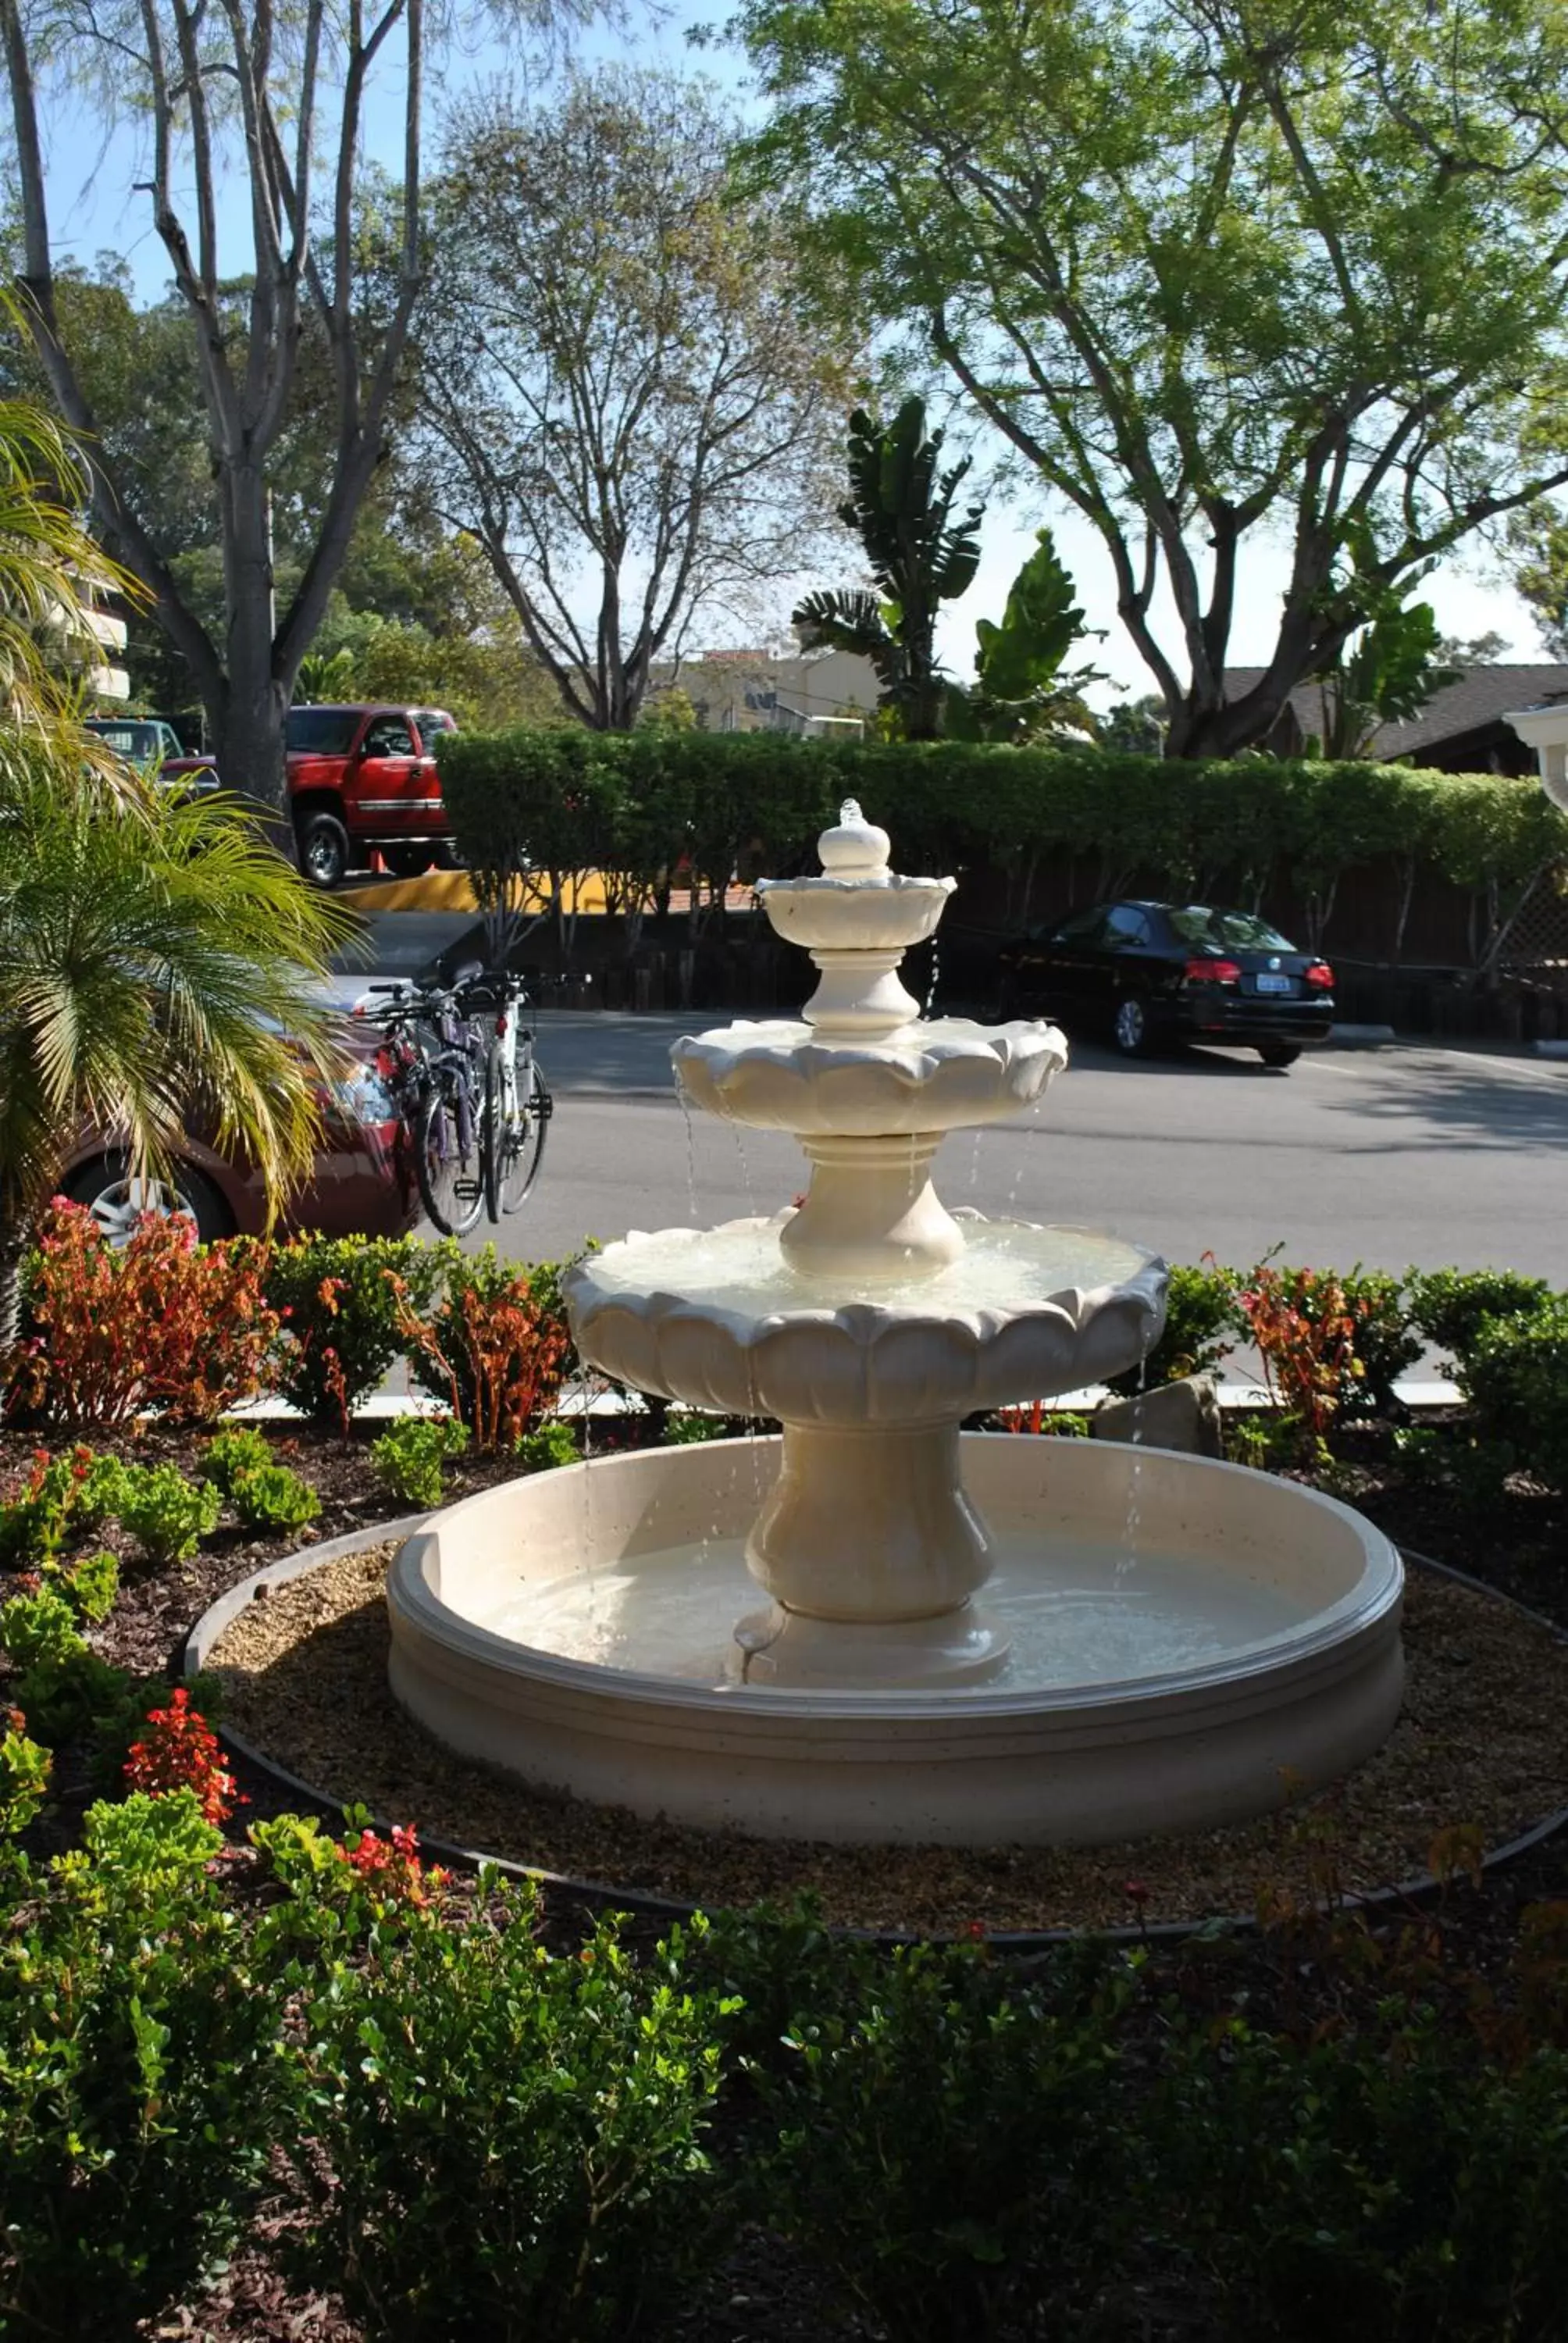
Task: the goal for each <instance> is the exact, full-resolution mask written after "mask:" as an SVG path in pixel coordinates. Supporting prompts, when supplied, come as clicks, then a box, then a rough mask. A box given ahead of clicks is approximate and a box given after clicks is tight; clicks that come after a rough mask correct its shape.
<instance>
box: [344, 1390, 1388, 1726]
mask: <svg viewBox="0 0 1568 2343" xmlns="http://www.w3.org/2000/svg"><path fill="white" fill-rule="evenodd" d="M1018 1436H1019V1435H1015V1434H1010V1433H965V1434H964V1435H963V1439H964V1442H965V1443H970V1442H979V1441H992V1440H994V1441H997V1442H1002V1441H1007V1442H1009V1443H1011V1442H1012V1441H1013V1440H1015V1439H1016V1438H1017V1437H1018ZM761 1444H762V1443H759V1442H756V1441H749V1440H744V1439H742V1440H732V1441H705V1442H703V1443H701V1445H700V1447H699V1448H696V1449H673V1450H670V1451H668V1452H666V1451H664V1450H658V1449H652V1450H643V1451H633V1452H631V1453H630V1454H628V1455H627V1456H625V1457H616V1456H609V1457H602V1458H599V1459H598V1460H597V1461H595V1462H594V1463H584V1464H576V1465H568V1466H566V1467H564V1468H563V1470H564V1471H565V1472H566V1473H578V1474H587V1473H588V1472H590V1471H591V1472H595V1473H602V1472H605V1471H606V1470H609V1471H614V1470H615V1468H616V1466H617V1465H618V1464H620V1465H636V1464H638V1463H645V1461H646V1460H647V1459H648V1458H650V1457H663V1456H664V1455H665V1454H666V1453H668V1454H669V1455H671V1456H674V1457H678V1458H686V1457H693V1456H699V1455H704V1454H707V1455H711V1454H713V1453H715V1452H718V1451H722V1450H726V1449H729V1450H732V1451H736V1452H740V1451H753V1452H754V1451H755V1450H756V1448H757V1447H759V1445H761ZM1074 1444H1075V1443H1063V1446H1064V1449H1066V1450H1069V1451H1070V1448H1071V1447H1072V1446H1073V1445H1074ZM1113 1445H1115V1446H1116V1447H1118V1448H1119V1447H1120V1446H1121V1443H1101V1447H1102V1449H1103V1448H1110V1447H1111V1446H1113ZM1147 1453H1149V1454H1151V1455H1158V1456H1161V1457H1162V1458H1172V1457H1175V1456H1176V1452H1174V1451H1170V1450H1150V1451H1148V1452H1147ZM1101 1461H1102V1459H1101V1457H1099V1456H1097V1457H1096V1458H1095V1462H1096V1463H1101ZM1177 1461H1178V1464H1179V1469H1180V1470H1181V1472H1182V1473H1192V1474H1193V1475H1195V1476H1196V1475H1199V1474H1201V1473H1223V1474H1226V1475H1232V1476H1234V1475H1241V1474H1246V1475H1248V1476H1249V1478H1251V1480H1253V1481H1256V1480H1258V1479H1259V1478H1260V1477H1262V1478H1264V1479H1266V1478H1267V1476H1259V1475H1257V1474H1255V1473H1253V1472H1252V1469H1251V1467H1250V1466H1247V1465H1241V1464H1231V1463H1225V1462H1222V1461H1221V1459H1219V1458H1214V1457H1196V1456H1185V1455H1182V1456H1180V1457H1179V1459H1178V1460H1177ZM664 1469H665V1471H666V1472H668V1471H671V1470H673V1471H674V1472H677V1473H678V1472H679V1470H680V1469H681V1468H680V1466H679V1465H678V1464H677V1465H675V1466H673V1467H669V1466H666V1467H665V1468H664ZM1067 1469H1068V1470H1069V1471H1071V1469H1072V1467H1071V1465H1069V1466H1068V1468H1067ZM551 1478H552V1480H553V1479H555V1478H556V1476H555V1475H551ZM1268 1485H1269V1486H1270V1487H1271V1492H1272V1493H1273V1494H1274V1496H1276V1497H1277V1498H1278V1500H1279V1502H1280V1503H1281V1505H1282V1508H1283V1509H1284V1510H1286V1511H1287V1512H1292V1513H1310V1512H1313V1511H1316V1510H1318V1509H1323V1510H1326V1511H1328V1512H1329V1513H1332V1515H1334V1516H1335V1517H1337V1518H1338V1519H1339V1521H1340V1522H1341V1523H1342V1524H1343V1526H1344V1527H1345V1529H1346V1530H1347V1531H1348V1532H1349V1533H1350V1534H1351V1536H1352V1539H1353V1541H1354V1543H1355V1545H1356V1546H1357V1547H1358V1548H1359V1549H1360V1551H1361V1554H1362V1566H1361V1569H1360V1571H1359V1573H1358V1574H1357V1576H1356V1579H1355V1581H1354V1583H1353V1584H1352V1585H1351V1586H1349V1587H1347V1588H1346V1589H1345V1591H1344V1592H1343V1594H1340V1595H1339V1596H1337V1597H1336V1598H1335V1600H1334V1601H1333V1602H1332V1603H1331V1604H1327V1605H1325V1606H1324V1607H1323V1608H1322V1609H1321V1610H1319V1611H1316V1612H1314V1613H1313V1614H1312V1616H1311V1618H1310V1619H1307V1620H1304V1621H1302V1623H1300V1624H1299V1625H1297V1626H1295V1627H1292V1628H1290V1629H1287V1630H1285V1631H1284V1632H1283V1633H1282V1634H1274V1635H1267V1636H1260V1637H1255V1638H1253V1639H1252V1641H1251V1642H1250V1643H1248V1644H1242V1645H1240V1646H1238V1647H1237V1648H1236V1649H1235V1650H1233V1651H1231V1652H1229V1653H1227V1654H1225V1655H1224V1656H1223V1658H1221V1659H1220V1660H1217V1661H1214V1662H1211V1663H1207V1664H1203V1665H1202V1666H1201V1668H1192V1669H1171V1670H1164V1671H1161V1673H1160V1674H1153V1675H1144V1676H1131V1677H1122V1678H1113V1679H1111V1680H1109V1681H1104V1682H1101V1683H1099V1684H1066V1685H1056V1686H1052V1687H1050V1688H1049V1689H1046V1690H1041V1689H1039V1688H1036V1689H1033V1690H1030V1689H1024V1688H1019V1689H1014V1690H1010V1691H1005V1692H986V1691H984V1690H980V1689H977V1690H973V1691H967V1692H964V1693H962V1694H955V1693H947V1694H933V1693H924V1694H920V1693H911V1692H909V1691H900V1692H856V1693H847V1692H835V1693H825V1692H807V1691H801V1690H787V1691H781V1690H777V1689H772V1688H769V1687H766V1686H763V1685H759V1684H756V1685H745V1686H742V1685H739V1684H734V1685H723V1686H715V1685H709V1684H697V1683H689V1682H687V1681H684V1680H683V1679H681V1678H678V1677H672V1676H664V1675H658V1674H653V1673H652V1672H649V1671H644V1670H640V1669H631V1668H608V1667H603V1666H598V1665H596V1664H594V1663H592V1662H591V1661H585V1660H573V1659H568V1658H564V1657H562V1656H561V1655H559V1654H556V1653H552V1652H548V1651H546V1650H544V1649H542V1648H541V1647H540V1646H538V1645H537V1644H524V1643H519V1642H518V1641H517V1639H516V1638H514V1637H511V1636H506V1635H502V1634H498V1633H497V1631H496V1630H495V1629H493V1628H489V1627H484V1626H481V1625H479V1624H477V1623H476V1622H475V1621H473V1620H471V1619H469V1618H468V1617H467V1616H466V1614H463V1613H462V1612H460V1611H458V1610H457V1609H455V1608H454V1606H453V1605H452V1604H448V1603H446V1602H444V1601H443V1600H442V1598H441V1597H440V1596H439V1595H438V1594H435V1593H434V1592H433V1591H432V1589H431V1587H430V1586H429V1584H428V1583H427V1581H426V1579H425V1577H424V1575H423V1571H422V1568H421V1564H422V1561H423V1542H424V1540H425V1539H427V1538H435V1539H437V1541H438V1540H439V1538H440V1535H441V1534H442V1525H443V1524H445V1523H448V1522H450V1523H460V1522H461V1519H462V1516H463V1515H464V1513H467V1512H468V1511H469V1510H470V1509H472V1510H474V1511H476V1512H477V1511H478V1510H480V1509H484V1510H486V1511H488V1510H491V1509H493V1508H494V1507H496V1506H497V1505H498V1503H504V1502H505V1495H506V1493H517V1492H518V1490H519V1489H520V1488H526V1486H527V1483H526V1481H525V1482H523V1483H518V1482H515V1481H514V1482H502V1483H498V1484H497V1486H496V1487H495V1488H492V1489H487V1490H480V1491H478V1492H477V1493H476V1494H475V1495H474V1496H471V1497H466V1498H463V1499H461V1500H460V1501H459V1502H458V1503H457V1504H456V1505H453V1506H450V1507H448V1508H447V1509H446V1510H445V1511H444V1512H443V1513H439V1514H432V1515H431V1516H430V1517H429V1518H428V1519H427V1521H426V1522H424V1523H421V1524H420V1525H419V1526H418V1528H417V1531H416V1532H415V1533H414V1534H412V1535H411V1536H410V1537H409V1538H408V1539H407V1541H406V1542H405V1544H403V1545H402V1546H400V1548H399V1550H398V1552H397V1554H395V1555H394V1556H393V1559H392V1562H391V1564H390V1565H389V1567H388V1570H387V1603H388V1608H389V1609H390V1611H391V1613H392V1616H393V1621H394V1631H395V1632H396V1626H397V1619H398V1614H399V1612H400V1611H401V1613H402V1614H403V1615H404V1616H405V1617H406V1618H407V1621H408V1622H409V1624H410V1625H411V1626H413V1628H414V1630H415V1632H416V1633H417V1634H419V1635H420V1636H422V1637H424V1638H426V1639H427V1640H428V1641H430V1642H432V1643H434V1644H436V1645H437V1648H441V1647H445V1648H447V1650H449V1651H451V1652H453V1653H454V1654H457V1655H459V1657H460V1661H461V1662H462V1663H466V1664H467V1669H468V1671H469V1672H470V1673H472V1672H475V1671H477V1670H480V1669H485V1670H488V1671H491V1672H493V1673H495V1674H498V1675H499V1676H500V1677H501V1678H502V1679H503V1680H505V1679H507V1678H508V1677H516V1678H520V1679H523V1680H526V1681H527V1682H528V1683H529V1684H531V1685H533V1686H535V1687H536V1688H537V1689H538V1690H539V1691H541V1692H545V1691H553V1692H556V1693H558V1694H560V1695H561V1697H562V1700H563V1702H564V1703H568V1704H572V1703H575V1701H576V1700H579V1699H580V1700H582V1701H584V1702H586V1703H591V1704H595V1705H599V1704H605V1703H607V1702H609V1703H614V1704H619V1705H621V1706H622V1707H624V1708H625V1709H626V1711H627V1712H628V1714H630V1713H632V1712H633V1711H643V1712H648V1713H653V1714H658V1713H660V1712H663V1713H668V1712H670V1711H681V1712H685V1713H687V1714H689V1715H690V1717H691V1719H692V1724H693V1728H694V1729H697V1728H698V1726H699V1724H700V1723H706V1724H707V1725H709V1727H710V1728H711V1729H714V1730H722V1729H723V1727H724V1726H725V1725H729V1726H732V1727H734V1728H735V1729H736V1730H742V1729H745V1728H744V1725H743V1724H742V1720H747V1721H751V1720H755V1722H756V1723H757V1724H758V1725H763V1724H764V1723H765V1722H767V1721H774V1722H776V1723H777V1725H779V1729H780V1733H781V1735H787V1734H788V1732H789V1728H790V1727H791V1726H792V1725H798V1724H800V1723H804V1722H810V1723H814V1724H816V1725H820V1726H821V1727H822V1728H824V1729H833V1730H844V1731H846V1732H847V1734H848V1735H849V1737H850V1738H859V1737H862V1736H864V1737H866V1738H868V1739H869V1738H870V1737H871V1735H873V1734H874V1733H876V1732H878V1731H880V1730H883V1729H885V1728H886V1727H887V1726H888V1725H909V1726H911V1727H930V1726H931V1725H940V1726H945V1727H947V1728H949V1731H950V1735H953V1736H955V1737H956V1738H957V1739H959V1740H961V1741H963V1742H966V1743H975V1744H980V1743H983V1742H984V1740H985V1739H986V1738H988V1737H995V1736H997V1735H1005V1734H1006V1733H1007V1732H1008V1731H1009V1730H1017V1729H1018V1728H1020V1727H1023V1728H1026V1729H1028V1730H1029V1731H1030V1732H1031V1733H1032V1735H1033V1736H1034V1737H1036V1738H1039V1739H1041V1740H1045V1741H1050V1740H1053V1739H1055V1740H1060V1739H1062V1738H1064V1737H1065V1738H1070V1737H1071V1735H1073V1734H1074V1733H1077V1732H1082V1731H1084V1730H1086V1729H1087V1728H1089V1726H1090V1725H1091V1720H1092V1719H1093V1717H1094V1716H1095V1715H1098V1714H1099V1713H1100V1712H1101V1711H1109V1712H1112V1713H1113V1715H1114V1717H1115V1719H1116V1721H1117V1724H1118V1726H1119V1728H1120V1730H1121V1732H1123V1733H1125V1732H1127V1731H1128V1730H1129V1728H1131V1727H1136V1725H1139V1724H1140V1723H1141V1722H1142V1721H1143V1720H1144V1719H1145V1718H1146V1719H1147V1721H1148V1724H1149V1725H1150V1728H1151V1731H1152V1730H1156V1729H1158V1727H1159V1725H1161V1722H1162V1721H1163V1722H1166V1723H1169V1722H1170V1721H1171V1717H1172V1715H1173V1713H1174V1712H1176V1711H1178V1710H1180V1711H1181V1712H1183V1713H1185V1712H1187V1711H1189V1710H1190V1711H1191V1714H1192V1716H1193V1720H1194V1725H1196V1723H1197V1722H1198V1721H1199V1720H1201V1718H1203V1717H1204V1716H1205V1715H1218V1714H1223V1715H1232V1716H1240V1715H1247V1714H1248V1713H1250V1712H1251V1710H1252V1709H1253V1708H1256V1707H1261V1706H1264V1705H1267V1704H1268V1703H1269V1701H1270V1699H1271V1698H1277V1697H1279V1696H1281V1695H1284V1696H1286V1697H1291V1696H1293V1695H1294V1694H1297V1693H1299V1692H1300V1691H1302V1690H1304V1689H1306V1688H1307V1687H1308V1686H1309V1685H1311V1684H1321V1683H1322V1682H1323V1681H1324V1680H1327V1681H1331V1682H1332V1681H1333V1680H1335V1679H1336V1678H1340V1677H1349V1676H1351V1675H1352V1674H1354V1673H1355V1672H1356V1670H1357V1668H1359V1667H1360V1666H1362V1665H1364V1664H1366V1661H1367V1656H1368V1653H1369V1650H1371V1649H1374V1648H1378V1647H1381V1645H1382V1643H1383V1642H1385V1641H1386V1640H1387V1639H1388V1637H1390V1636H1392V1635H1393V1634H1397V1632H1398V1625H1399V1615H1400V1609H1401V1605H1402V1597H1403V1591H1404V1573H1403V1568H1402V1564H1401V1562H1400V1557H1399V1551H1398V1548H1397V1547H1396V1546H1395V1545H1394V1544H1392V1541H1391V1540H1390V1539H1389V1538H1387V1537H1385V1536H1384V1535H1383V1533H1382V1531H1381V1530H1379V1529H1378V1528H1377V1527H1376V1526H1375V1524H1374V1523H1370V1522H1367V1521H1365V1520H1364V1519H1363V1518H1362V1516H1361V1515H1360V1514H1358V1513H1356V1512H1355V1511H1354V1510H1353V1508H1352V1507H1351V1506H1349V1505H1347V1504H1345V1503H1342V1501H1341V1500H1340V1499H1338V1498H1336V1497H1330V1496H1327V1495H1324V1494H1322V1493H1320V1492H1318V1491H1316V1490H1308V1489H1303V1488H1301V1487H1300V1486H1298V1485H1297V1484H1296V1483H1292V1482H1270V1483H1268ZM416 1541H418V1545H419V1550H418V1551H416ZM857 1726H859V1734H857V1733H856V1732H855V1730H854V1728H855V1727H857ZM988 1726H989V1727H990V1735H989V1736H988V1733H987V1727H988Z"/></svg>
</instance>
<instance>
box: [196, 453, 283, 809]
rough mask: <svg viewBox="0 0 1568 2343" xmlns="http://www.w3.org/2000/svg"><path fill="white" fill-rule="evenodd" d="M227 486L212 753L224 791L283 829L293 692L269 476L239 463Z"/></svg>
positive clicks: (211, 717)
mask: <svg viewBox="0 0 1568 2343" xmlns="http://www.w3.org/2000/svg"><path fill="white" fill-rule="evenodd" d="M224 488H225V495H224V514H223V522H224V529H223V537H224V543H223V560H224V578H225V586H226V600H227V604H228V640H227V643H226V658H225V660H224V668H225V670H226V679H225V685H224V689H223V691H222V694H221V699H220V704H219V705H217V706H216V707H209V709H208V710H207V714H208V717H209V719H210V720H211V723H212V730H213V751H214V754H215V755H216V758H217V767H218V774H219V777H220V778H221V779H222V781H223V785H224V787H225V789H232V790H233V791H234V793H235V794H236V796H238V797H244V798H248V799H251V800H252V801H253V802H254V803H255V804H256V806H258V807H259V808H260V809H262V810H263V812H264V813H266V815H268V816H269V817H270V818H271V820H272V821H273V823H274V824H275V825H276V826H278V827H279V828H283V827H284V826H285V814H286V774H285V764H284V749H283V740H284V718H285V716H286V713H287V709H288V697H289V695H288V693H287V691H286V689H284V688H283V686H282V685H281V684H280V683H279V681H278V679H277V676H276V661H275V652H274V639H275V636H276V626H277V610H276V598H275V594H274V581H273V570H272V510H271V503H270V499H269V498H268V494H267V488H266V480H265V479H264V478H263V476H262V474H261V472H260V470H259V469H258V468H255V467H252V466H248V465H246V466H243V467H241V466H236V468H235V470H234V471H233V473H232V474H231V475H230V477H229V478H228V479H227V480H226V482H225V483H224Z"/></svg>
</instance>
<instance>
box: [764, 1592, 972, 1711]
mask: <svg viewBox="0 0 1568 2343" xmlns="http://www.w3.org/2000/svg"><path fill="white" fill-rule="evenodd" d="M735 1648H736V1652H737V1654H738V1659H739V1680H740V1682H741V1683H742V1684H748V1685H756V1686H758V1687H759V1688H761V1687H764V1686H766V1687H768V1688H769V1689H771V1690H773V1691H778V1692H781V1691H784V1690H786V1689H793V1688H795V1687H799V1688H800V1689H801V1690H808V1689H810V1688H812V1687H815V1688H817V1689H819V1690H823V1689H828V1688H830V1687H832V1686H834V1685H837V1686H839V1688H840V1689H841V1690H844V1691H860V1692H878V1691H887V1692H900V1691H912V1690H914V1689H916V1688H917V1687H919V1688H921V1689H927V1688H929V1689H930V1691H932V1692H936V1691H939V1690H940V1688H941V1687H942V1686H944V1685H946V1686H950V1687H953V1686H958V1685H960V1684H985V1683H988V1682H989V1681H990V1680H991V1679H992V1678H994V1677H996V1676H997V1675H999V1674H1000V1673H1001V1671H1002V1669H1003V1668H1005V1667H1006V1665H1007V1661H1008V1654H1009V1653H1010V1650H1011V1649H1012V1633H1011V1630H1010V1628H1009V1627H1008V1626H1007V1625H1006V1624H1004V1623H1003V1621H1001V1620H1000V1619H999V1618H998V1617H997V1615H996V1614H995V1613H994V1612H993V1611H990V1610H988V1609H986V1608H985V1607H984V1606H983V1605H981V1604H977V1603H963V1604H960V1606H959V1608H958V1609H957V1610H956V1611H943V1612H940V1614H938V1615H937V1616H936V1617H935V1618H932V1619H900V1620H896V1621H893V1622H890V1623H889V1624H880V1623H879V1624H876V1625H867V1624H847V1623H845V1622H843V1621H839V1620H832V1621H828V1620H822V1619H812V1618H808V1617H805V1616H803V1615H802V1614H801V1613H799V1611H791V1610H789V1608H788V1606H787V1605H786V1604H782V1603H775V1604H771V1605H770V1606H769V1609H767V1610H766V1611H753V1612H751V1613H749V1614H748V1615H747V1617H745V1618H744V1619H742V1620H741V1621H740V1624H739V1626H738V1627H737V1628H736V1630H735Z"/></svg>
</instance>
